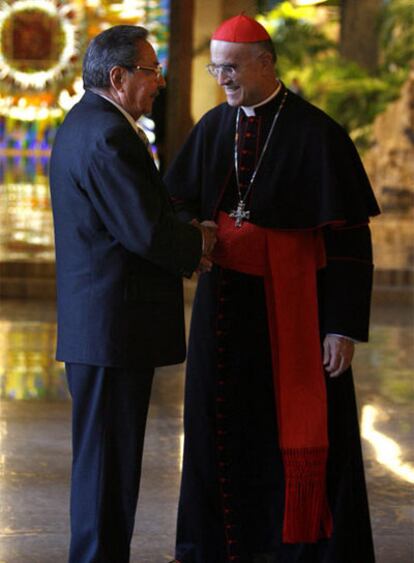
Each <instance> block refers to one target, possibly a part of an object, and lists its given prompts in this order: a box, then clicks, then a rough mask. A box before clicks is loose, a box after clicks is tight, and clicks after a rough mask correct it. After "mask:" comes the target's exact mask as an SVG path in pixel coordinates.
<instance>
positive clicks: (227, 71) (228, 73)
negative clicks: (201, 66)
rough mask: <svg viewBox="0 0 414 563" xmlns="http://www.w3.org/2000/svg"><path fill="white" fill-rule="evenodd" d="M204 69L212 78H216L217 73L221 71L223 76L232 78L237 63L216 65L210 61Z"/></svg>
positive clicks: (235, 72) (235, 71)
mask: <svg viewBox="0 0 414 563" xmlns="http://www.w3.org/2000/svg"><path fill="white" fill-rule="evenodd" d="M206 69H207V70H208V72H209V73H210V74H211V76H214V78H217V77H218V75H219V73H221V74H222V76H223V77H224V78H234V77H235V76H236V74H237V71H238V65H216V64H214V63H210V64H209V65H207V66H206Z"/></svg>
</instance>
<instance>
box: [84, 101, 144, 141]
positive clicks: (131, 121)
mask: <svg viewBox="0 0 414 563" xmlns="http://www.w3.org/2000/svg"><path fill="white" fill-rule="evenodd" d="M94 93H95V94H97V95H98V96H101V98H104V99H105V100H107V101H108V102H111V104H112V105H114V106H115V107H116V108H117V109H119V111H120V112H121V113H122V115H124V116H125V117H126V118H127V120H128V121H129V123H130V124H131V126H132V128H133V129H134V131H135V133H138V125H137V122H136V121H135V119H134V118H133V117H132V115H131V114H130V113H128V112H127V111H125V110H124V108H123V107H122V106H120V105H119V104H117V103H116V102H114V100H112V99H111V98H109V97H108V96H105V94H102V93H101V92H94Z"/></svg>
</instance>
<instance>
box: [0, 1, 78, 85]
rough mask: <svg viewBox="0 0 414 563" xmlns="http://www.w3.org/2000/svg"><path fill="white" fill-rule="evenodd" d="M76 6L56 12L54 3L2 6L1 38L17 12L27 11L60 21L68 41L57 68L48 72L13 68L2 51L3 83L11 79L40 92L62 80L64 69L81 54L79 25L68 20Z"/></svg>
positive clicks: (0, 71)
mask: <svg viewBox="0 0 414 563" xmlns="http://www.w3.org/2000/svg"><path fill="white" fill-rule="evenodd" d="M74 9H75V6H74V5H70V6H67V5H66V6H63V7H60V8H57V6H56V5H55V4H54V2H53V1H52V0H17V2H14V3H13V4H6V3H5V2H1V3H0V35H1V32H2V30H3V27H4V23H5V22H6V21H7V19H8V18H9V17H11V16H12V15H13V14H16V13H18V12H23V11H26V10H40V11H43V12H45V13H46V14H48V15H50V16H54V17H57V18H59V21H60V24H61V26H62V31H63V35H64V38H65V42H64V48H63V50H62V53H61V54H60V57H59V61H58V62H57V64H56V65H54V66H52V67H51V68H49V69H48V70H42V71H38V72H22V71H20V70H17V69H15V68H13V67H12V66H11V65H10V64H9V63H8V62H7V61H6V59H5V58H4V56H3V53H2V52H1V51H0V79H1V80H4V79H5V78H7V77H10V78H12V79H13V80H14V82H15V83H17V84H19V85H20V86H22V87H23V88H34V89H35V90H41V89H43V88H45V86H46V85H47V83H48V82H52V81H53V80H55V79H56V78H58V77H60V76H61V75H62V73H63V72H64V70H65V69H67V68H68V67H69V65H70V62H71V59H72V58H73V57H74V56H76V55H77V54H78V46H77V42H76V25H75V24H74V23H72V22H71V21H70V19H69V18H68V17H67V14H68V13H69V11H71V10H74Z"/></svg>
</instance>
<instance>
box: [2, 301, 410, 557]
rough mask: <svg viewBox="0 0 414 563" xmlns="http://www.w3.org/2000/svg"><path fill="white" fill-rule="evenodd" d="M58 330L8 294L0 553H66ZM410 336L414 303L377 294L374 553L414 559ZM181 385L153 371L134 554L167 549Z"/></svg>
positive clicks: (362, 354) (370, 473)
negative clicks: (386, 302) (382, 299)
mask: <svg viewBox="0 0 414 563" xmlns="http://www.w3.org/2000/svg"><path fill="white" fill-rule="evenodd" d="M187 313H188V314H189V310H188V311H187ZM54 340H55V313H54V307H53V305H52V304H49V303H47V302H46V303H45V302H16V301H3V303H2V305H1V310H0V392H1V397H2V400H1V404H0V407H1V412H0V563H29V562H30V563H56V562H58V561H64V560H65V557H66V549H67V543H68V516H67V504H68V492H69V466H70V422H69V420H70V403H69V401H68V399H67V393H66V387H65V380H64V375H63V368H62V366H61V365H59V364H56V363H55V362H54V361H53V351H54ZM413 340H414V338H413V311H412V310H409V309H407V308H406V307H402V306H401V307H398V306H394V307H392V306H377V307H375V308H374V311H373V324H372V339H371V342H370V344H368V345H364V344H362V345H359V346H358V352H357V357H356V361H355V362H354V364H355V371H356V374H357V375H356V384H357V390H358V398H359V404H360V411H361V417H362V432H363V435H364V437H365V438H364V440H363V443H364V453H365V463H366V470H367V479H368V487H369V496H370V503H371V514H372V522H373V528H374V534H375V543H376V552H377V561H378V563H411V561H413V560H414V544H413V525H414V506H413V505H414V502H413V501H414V496H413V487H412V484H413V482H414V448H413V411H412V407H413V403H414V380H413V375H414V361H413V359H414V358H413V356H414V346H413V343H414V342H413ZM182 393H183V368H182V367H179V368H176V367H175V368H164V369H161V370H159V371H158V373H157V376H156V380H155V385H154V389H153V397H152V405H151V410H150V418H149V425H148V432H147V439H146V447H145V459H144V474H143V480H142V486H141V497H140V505H139V509H138V514H137V524H136V532H135V536H134V542H133V555H132V562H133V563H162V562H166V561H168V560H169V559H171V556H172V552H173V543H174V528H175V509H176V502H177V494H178V483H179V471H180V452H181V446H182V433H181V416H182ZM212 563H213V562H212ZM347 563H354V562H351V561H350V562H347Z"/></svg>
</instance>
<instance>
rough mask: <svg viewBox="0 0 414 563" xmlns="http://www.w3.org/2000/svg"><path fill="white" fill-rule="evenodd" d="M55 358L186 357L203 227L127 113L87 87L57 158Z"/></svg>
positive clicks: (128, 360) (60, 136) (111, 361)
mask: <svg viewBox="0 0 414 563" xmlns="http://www.w3.org/2000/svg"><path fill="white" fill-rule="evenodd" d="M50 187H51V195H52V207H53V215H54V225H55V245H56V273H57V305H58V343H57V354H56V355H57V359H58V360H61V361H65V362H72V363H83V364H91V365H100V366H130V365H141V366H142V365H145V366H160V365H166V364H171V363H177V362H181V361H183V359H184V357H185V340H184V314H183V296H182V280H181V276H183V275H190V274H191V273H192V272H193V271H194V269H195V268H196V267H197V265H198V263H199V260H200V255H201V234H200V232H199V231H198V230H197V229H196V228H194V227H193V226H191V225H189V224H184V223H182V222H180V221H179V220H178V219H176V217H175V215H174V212H173V210H172V208H171V206H170V202H169V199H168V196H167V194H166V191H165V188H164V185H163V183H162V180H161V179H160V176H159V173H158V171H157V169H156V167H155V165H154V162H153V160H152V159H151V157H150V155H149V154H148V152H147V150H146V147H145V145H144V143H143V142H142V140H141V139H140V138H139V136H138V135H137V134H136V132H135V131H134V130H133V128H132V127H131V124H130V123H129V122H128V121H127V119H126V118H125V116H123V115H122V113H121V112H120V111H119V110H118V109H117V108H116V107H115V106H114V105H113V104H111V103H110V102H109V101H107V100H105V99H104V98H102V97H101V96H98V95H97V94H94V93H93V92H90V91H87V92H86V93H85V95H84V96H83V98H82V99H81V101H80V102H79V103H78V104H76V105H75V106H74V107H73V108H72V110H71V111H70V112H69V113H68V115H67V116H66V119H65V121H64V123H63V124H62V126H61V127H60V128H59V131H58V133H57V136H56V140H55V143H54V146H53V151H52V156H51V163H50Z"/></svg>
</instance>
